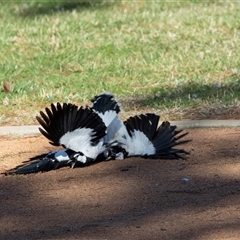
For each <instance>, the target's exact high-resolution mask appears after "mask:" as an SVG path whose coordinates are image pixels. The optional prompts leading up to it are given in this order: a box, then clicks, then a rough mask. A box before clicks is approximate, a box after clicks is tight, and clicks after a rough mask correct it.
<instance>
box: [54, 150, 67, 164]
mask: <svg viewBox="0 0 240 240" xmlns="http://www.w3.org/2000/svg"><path fill="white" fill-rule="evenodd" d="M54 157H55V158H56V159H57V160H58V161H60V162H61V161H66V160H69V156H68V154H67V153H66V151H65V150H62V151H58V152H55V154H54Z"/></svg>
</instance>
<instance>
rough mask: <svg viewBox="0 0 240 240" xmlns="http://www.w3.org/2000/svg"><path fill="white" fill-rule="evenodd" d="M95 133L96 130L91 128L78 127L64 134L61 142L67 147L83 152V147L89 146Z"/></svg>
mask: <svg viewBox="0 0 240 240" xmlns="http://www.w3.org/2000/svg"><path fill="white" fill-rule="evenodd" d="M93 134H94V132H93V130H92V129H91V128H78V129H76V130H74V131H72V132H67V133H66V134H64V135H63V136H62V137H61V138H60V141H59V142H60V144H61V145H64V146H65V147H66V148H69V149H72V150H73V151H75V152H81V151H82V149H83V148H86V147H88V146H89V144H90V143H91V138H92V135H93Z"/></svg>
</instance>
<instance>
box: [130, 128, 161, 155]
mask: <svg viewBox="0 0 240 240" xmlns="http://www.w3.org/2000/svg"><path fill="white" fill-rule="evenodd" d="M131 134H132V137H131V144H129V145H128V152H129V156H134V155H140V156H143V155H152V154H155V152H156V149H155V147H154V146H153V144H152V143H151V141H149V139H148V138H147V137H146V135H145V134H144V133H143V132H141V131H139V130H134V132H131Z"/></svg>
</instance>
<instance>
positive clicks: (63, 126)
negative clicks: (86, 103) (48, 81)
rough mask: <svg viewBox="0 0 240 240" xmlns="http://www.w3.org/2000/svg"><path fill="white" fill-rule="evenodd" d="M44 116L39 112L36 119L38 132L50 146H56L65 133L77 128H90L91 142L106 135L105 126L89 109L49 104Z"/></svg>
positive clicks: (65, 104)
mask: <svg viewBox="0 0 240 240" xmlns="http://www.w3.org/2000/svg"><path fill="white" fill-rule="evenodd" d="M45 111H46V114H45V113H43V112H42V111H40V116H37V117H36V119H37V121H38V122H39V124H40V125H41V127H42V128H39V131H40V132H41V133H42V134H43V135H44V136H45V137H46V138H47V139H48V140H50V143H51V144H52V145H55V146H58V145H59V140H60V138H61V137H62V136H63V135H64V134H66V133H67V132H71V131H74V130H76V129H78V128H91V129H93V130H94V131H93V132H94V134H93V136H92V139H91V141H92V142H95V141H98V140H100V139H101V138H102V137H104V136H105V135H106V126H105V124H104V123H103V121H102V119H101V118H100V117H99V116H98V114H97V113H95V112H94V111H93V110H92V109H90V108H89V107H86V108H84V107H80V108H78V107H77V106H76V105H74V104H71V103H68V104H67V103H63V104H62V105H61V104H60V103H57V105H56V106H55V105H54V104H51V109H50V108H45Z"/></svg>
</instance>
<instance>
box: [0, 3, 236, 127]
mask: <svg viewBox="0 0 240 240" xmlns="http://www.w3.org/2000/svg"><path fill="white" fill-rule="evenodd" d="M83 2H84V3H83ZM0 20H1V21H0V31H1V34H0V49H1V58H0V83H1V85H2V84H3V82H4V81H7V82H9V83H10V84H11V92H10V93H5V92H4V91H1V92H0V103H1V104H0V123H1V124H27V123H36V122H35V115H36V114H37V113H38V112H39V110H42V109H43V108H44V107H45V106H48V105H49V104H50V103H51V102H57V101H60V102H63V101H67V102H73V103H76V104H79V105H80V104H87V103H89V99H91V98H92V97H93V96H94V95H95V94H98V93H100V92H102V91H110V92H113V93H114V94H115V96H116V97H117V98H118V99H120V100H122V101H123V103H124V105H123V107H124V109H125V111H126V114H128V113H129V114H132V113H133V112H138V111H140V112H141V111H147V110H149V111H150V110H151V111H155V112H158V113H161V115H162V116H163V117H164V114H165V116H166V118H169V119H179V118H186V117H189V115H188V114H189V111H191V110H193V109H194V108H199V107H200V108H201V109H204V108H206V111H209V109H212V108H218V109H221V108H224V109H226V108H228V106H229V108H231V109H232V108H234V107H236V106H239V96H240V3H239V2H228V3H221V2H219V1H211V2H208V3H206V2H205V1H203V2H198V3H195V1H175V2H174V3H173V2H165V1H162V2H156V1H147V0H146V1H138V2H133V1H122V2H121V1H116V2H113V1H112V2H106V1H101V2H96V1H93V0H92V1H78V2H74V3H73V2H72V3H71V4H69V3H68V2H67V1H65V2H64V1H57V0H55V1H51V2H50V3H48V2H44V1H41V2H40V1H38V2H36V1H35V2H33V1H32V2H30V1H28V2H27V1H25V2H24V1H21V2H20V1H18V2H0ZM202 111H204V110H202ZM169 113H171V114H169ZM190 116H191V114H190ZM192 117H194V116H192ZM195 117H199V116H197V115H196V116H195Z"/></svg>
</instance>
